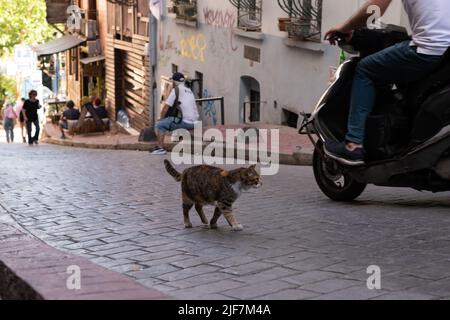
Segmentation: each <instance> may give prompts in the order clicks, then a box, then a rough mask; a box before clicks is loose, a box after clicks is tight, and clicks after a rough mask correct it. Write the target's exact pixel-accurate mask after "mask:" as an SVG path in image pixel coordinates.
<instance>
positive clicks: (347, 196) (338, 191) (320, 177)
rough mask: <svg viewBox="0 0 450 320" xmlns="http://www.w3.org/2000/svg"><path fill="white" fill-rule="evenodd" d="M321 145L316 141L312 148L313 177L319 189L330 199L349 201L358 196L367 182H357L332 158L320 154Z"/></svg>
mask: <svg viewBox="0 0 450 320" xmlns="http://www.w3.org/2000/svg"><path fill="white" fill-rule="evenodd" d="M322 154H323V145H322V143H320V142H319V143H318V144H317V146H316V149H315V150H314V156H313V168H314V177H315V179H316V182H317V184H318V185H319V188H320V190H322V192H323V193H324V194H325V195H326V196H327V197H328V198H330V199H331V200H334V201H342V202H349V201H353V200H355V199H356V198H358V197H359V196H360V195H361V194H362V193H363V192H364V190H365V189H366V187H367V184H364V183H360V182H357V181H356V180H355V179H353V178H352V177H351V176H350V175H349V174H347V173H344V172H342V170H341V169H340V168H339V166H338V164H337V163H336V162H335V161H334V160H328V159H326V158H325V157H323V156H322Z"/></svg>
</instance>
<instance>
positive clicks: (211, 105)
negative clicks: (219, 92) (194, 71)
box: [203, 89, 217, 126]
mask: <svg viewBox="0 0 450 320" xmlns="http://www.w3.org/2000/svg"><path fill="white" fill-rule="evenodd" d="M212 97H213V96H212V95H210V93H209V92H208V89H205V90H204V91H203V98H204V99H207V98H212ZM203 116H204V117H205V118H207V119H210V120H211V122H212V125H213V126H215V125H217V110H216V104H215V102H214V101H208V102H205V103H204V104H203Z"/></svg>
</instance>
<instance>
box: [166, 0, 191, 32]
mask: <svg viewBox="0 0 450 320" xmlns="http://www.w3.org/2000/svg"><path fill="white" fill-rule="evenodd" d="M168 8H169V13H174V14H175V15H176V19H177V22H178V23H183V24H186V25H190V26H195V27H196V26H197V0H169V3H168Z"/></svg>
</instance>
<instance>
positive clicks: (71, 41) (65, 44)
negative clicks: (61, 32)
mask: <svg viewBox="0 0 450 320" xmlns="http://www.w3.org/2000/svg"><path fill="white" fill-rule="evenodd" d="M85 41H86V38H82V37H76V36H72V35H65V36H63V37H61V38H58V39H55V40H53V41H50V42H47V43H43V44H38V45H35V46H31V48H32V49H33V51H34V52H36V53H37V55H38V57H40V56H49V55H51V54H54V53H58V52H63V51H67V50H69V49H72V48H75V47H78V46H79V45H80V44H82V43H83V42H85Z"/></svg>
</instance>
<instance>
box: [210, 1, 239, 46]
mask: <svg viewBox="0 0 450 320" xmlns="http://www.w3.org/2000/svg"><path fill="white" fill-rule="evenodd" d="M203 16H204V18H205V24H206V25H208V26H213V27H217V28H224V29H227V30H228V33H229V38H230V49H231V50H232V51H236V50H237V49H238V46H237V45H235V43H234V35H233V28H234V26H235V24H236V15H235V13H234V12H230V11H228V10H221V9H211V8H208V7H205V8H204V9H203Z"/></svg>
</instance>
